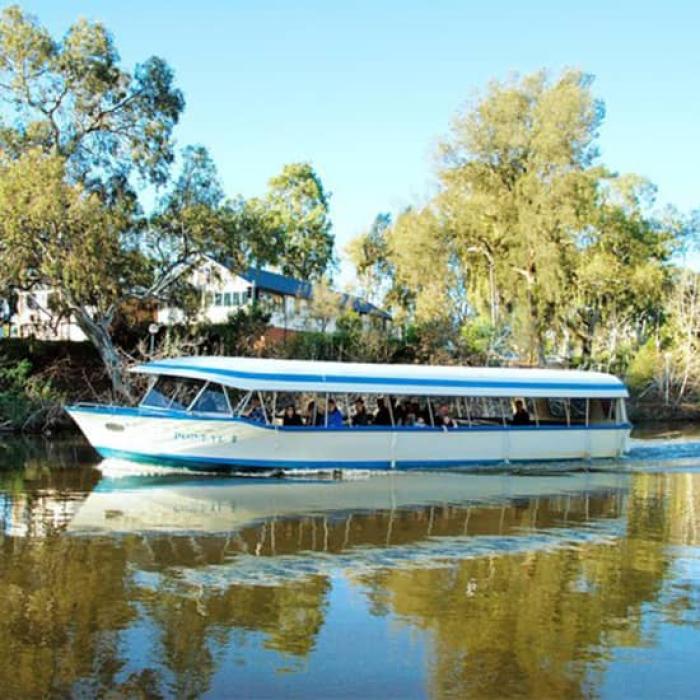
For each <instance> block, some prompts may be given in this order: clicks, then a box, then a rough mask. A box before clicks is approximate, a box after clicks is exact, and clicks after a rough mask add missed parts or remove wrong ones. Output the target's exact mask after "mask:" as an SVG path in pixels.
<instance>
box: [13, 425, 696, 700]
mask: <svg viewBox="0 0 700 700" xmlns="http://www.w3.org/2000/svg"><path fill="white" fill-rule="evenodd" d="M659 433H660V434H659ZM97 463H98V460H97V458H96V457H95V455H94V453H93V452H92V451H91V450H90V448H88V447H87V446H85V445H84V444H83V443H80V442H52V443H49V442H44V441H41V440H24V441H23V440H2V441H0V696H1V697H3V698H35V697H36V698H39V697H42V698H43V697H77V698H81V697H85V698H93V697H116V698H121V697H129V698H130V697H133V698H145V697H178V698H190V697H212V698H215V697H245V698H266V697H282V696H283V697H299V698H312V697H319V698H331V697H365V698H375V697H376V698H386V697H398V698H412V697H418V698H423V697H434V698H469V697H473V698H490V697H499V698H500V697H511V696H518V697H537V698H559V697H565V698H576V697H602V698H621V697H629V698H641V697H649V698H659V697H674V698H679V697H680V698H685V697H687V698H691V697H693V698H694V697H698V688H697V685H698V684H697V669H698V665H699V664H700V435H697V434H694V433H693V432H692V431H685V432H684V431H679V430H678V429H677V428H673V429H668V430H665V431H657V434H656V435H655V434H654V433H653V432H652V433H650V432H643V433H641V437H640V439H638V440H636V441H635V443H634V448H633V450H632V452H631V454H630V455H629V456H628V457H627V458H625V459H624V460H621V461H619V462H608V463H602V462H601V463H595V464H594V465H587V464H583V463H582V464H580V465H574V466H573V468H572V465H570V464H569V465H566V469H567V471H564V467H563V466H562V467H560V470H557V471H556V472H555V473H552V472H551V471H545V470H543V469H541V468H537V467H529V468H528V469H525V470H516V471H510V472H507V471H497V472H494V471H493V470H492V471H490V472H488V473H444V474H434V473H430V474H419V473H409V474H387V475H379V476H373V477H371V478H369V477H355V478H353V479H348V480H344V481H323V480H312V479H310V478H309V479H301V478H297V479H294V480H276V479H275V480H263V479H240V478H232V477H230V478H220V477H208V478H207V477H198V478H194V477H182V476H178V475H173V474H171V473H159V474H152V473H143V472H140V473H139V472H138V471H137V470H136V469H135V468H132V470H131V473H130V475H129V476H121V477H117V476H116V473H118V472H120V470H121V469H122V468H123V466H124V465H119V464H115V463H107V464H102V465H100V467H101V469H103V470H104V471H101V470H100V469H98V468H97Z"/></svg>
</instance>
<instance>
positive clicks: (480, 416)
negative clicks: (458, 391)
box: [469, 396, 510, 425]
mask: <svg viewBox="0 0 700 700" xmlns="http://www.w3.org/2000/svg"><path fill="white" fill-rule="evenodd" d="M503 412H504V406H503V402H502V399H500V398H498V397H491V396H478V397H474V398H470V399H469V413H470V418H471V423H472V424H474V425H503V415H504V413H503ZM509 417H510V416H509Z"/></svg>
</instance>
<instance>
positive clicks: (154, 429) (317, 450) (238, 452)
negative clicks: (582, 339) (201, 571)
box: [67, 356, 631, 471]
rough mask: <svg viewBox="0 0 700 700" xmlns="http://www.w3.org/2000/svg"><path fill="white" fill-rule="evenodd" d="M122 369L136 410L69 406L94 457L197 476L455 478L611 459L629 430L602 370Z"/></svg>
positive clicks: (222, 365) (619, 392) (333, 365)
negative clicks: (282, 473) (438, 474)
mask: <svg viewBox="0 0 700 700" xmlns="http://www.w3.org/2000/svg"><path fill="white" fill-rule="evenodd" d="M133 371H135V372H138V373H140V374H143V375H147V377H146V378H147V379H148V387H147V389H146V392H145V394H144V396H143V399H142V400H141V402H140V404H139V405H138V406H114V405H99V404H76V405H73V406H70V407H68V409H67V411H68V413H69V414H70V415H71V416H72V418H73V419H74V420H75V421H76V423H77V424H78V426H79V427H80V429H81V430H82V431H83V433H84V434H85V436H86V437H87V439H88V440H89V441H90V443H91V444H92V445H93V446H94V448H95V449H96V450H97V451H98V452H99V453H100V454H101V455H102V456H103V457H113V458H119V459H126V460H129V461H136V462H148V463H154V464H159V465H167V466H183V467H188V468H191V469H197V470H201V469H205V470H214V469H215V470H233V471H239V470H246V469H253V470H259V469H268V470H269V469H280V470H291V469H311V470H326V469H343V470H344V469H363V470H366V469H380V470H387V469H409V468H413V469H416V468H418V469H430V468H446V467H447V468H454V467H459V466H468V465H474V464H500V463H504V462H519V461H551V460H555V461H561V460H571V459H590V458H604V457H617V456H620V455H622V454H623V452H624V451H625V450H626V448H627V443H628V438H629V433H630V429H631V426H630V424H629V422H628V420H627V414H626V409H625V398H626V397H627V396H628V393H627V389H626V388H625V386H624V384H623V383H622V382H621V381H620V380H619V379H617V378H616V377H614V376H612V375H608V374H603V373H599V372H584V371H568V370H549V369H515V368H493V367H433V366H419V365H385V364H359V363H340V362H312V361H302V360H273V359H257V358H242V357H202V356H199V357H180V358H175V359H170V360H159V361H156V362H150V363H147V364H143V365H139V366H137V367H135V368H134V370H133ZM289 407H293V408H294V410H292V409H291V408H289ZM363 407H364V409H365V410H364V411H363ZM285 414H286V415H287V418H285ZM296 414H306V416H305V417H306V420H305V421H302V420H301V419H300V418H298V417H294V416H295V415H296ZM290 416H291V418H290ZM290 423H295V424H290Z"/></svg>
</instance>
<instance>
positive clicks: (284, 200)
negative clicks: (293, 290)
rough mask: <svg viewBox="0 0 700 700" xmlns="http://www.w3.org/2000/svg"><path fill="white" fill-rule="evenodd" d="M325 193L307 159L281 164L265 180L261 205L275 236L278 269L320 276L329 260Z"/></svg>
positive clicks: (330, 247) (330, 249)
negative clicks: (276, 240)
mask: <svg viewBox="0 0 700 700" xmlns="http://www.w3.org/2000/svg"><path fill="white" fill-rule="evenodd" d="M328 200H329V195H328V193H327V192H326V191H325V190H324V188H323V183H322V182H321V178H320V177H319V176H318V174H317V173H316V171H315V170H314V169H313V168H312V167H311V165H310V164H309V163H291V164H289V165H285V166H284V168H283V169H282V172H281V173H280V174H279V175H277V176H275V177H273V178H272V179H271V180H270V183H269V192H268V194H267V196H266V198H265V200H264V201H265V205H266V207H267V208H269V213H270V225H271V227H272V229H273V230H277V232H278V236H279V246H280V247H279V255H278V262H279V264H280V266H281V268H282V271H283V272H284V273H285V274H287V275H293V276H294V277H299V278H301V279H305V280H320V279H321V278H322V277H323V275H324V273H325V272H326V271H327V270H328V267H329V266H330V265H331V264H332V263H333V234H332V233H331V221H330V218H329V216H328Z"/></svg>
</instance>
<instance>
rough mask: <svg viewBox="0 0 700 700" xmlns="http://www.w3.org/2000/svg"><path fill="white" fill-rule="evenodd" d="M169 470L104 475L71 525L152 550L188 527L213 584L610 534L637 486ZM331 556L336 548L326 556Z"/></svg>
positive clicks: (568, 479)
mask: <svg viewBox="0 0 700 700" xmlns="http://www.w3.org/2000/svg"><path fill="white" fill-rule="evenodd" d="M115 466H116V469H117V471H121V469H122V467H121V466H119V465H115ZM103 467H105V468H106V469H107V471H109V470H110V465H109V464H107V465H104V463H103ZM162 479H163V476H162V475H160V476H155V477H153V478H152V479H149V478H134V479H131V480H129V479H124V478H116V479H106V480H104V481H103V482H102V483H101V484H100V485H99V486H98V488H97V489H96V490H95V491H93V492H92V493H91V494H90V496H89V498H88V499H87V500H86V501H85V503H84V504H83V505H82V506H81V508H80V510H79V512H78V513H77V515H76V516H75V517H74V518H73V520H72V521H71V523H70V525H69V528H68V529H69V532H71V533H75V534H77V533H83V534H85V533H87V534H92V535H96V534H102V533H117V534H127V533H132V534H138V535H140V536H142V537H143V538H144V542H145V545H144V546H145V547H146V549H152V546H153V542H154V541H155V540H157V539H158V533H159V532H167V538H168V541H170V542H172V541H173V537H176V536H178V535H180V536H181V537H183V539H184V541H185V543H184V545H183V546H184V548H185V549H187V547H188V546H191V547H192V549H193V551H194V550H197V551H198V552H199V560H200V563H204V562H205V561H206V563H207V565H208V566H209V571H208V572H207V576H206V582H207V584H209V585H212V584H213V583H214V578H213V576H212V574H213V573H214V572H216V574H217V575H219V576H221V577H222V580H225V581H242V580H264V581H265V582H266V583H271V580H272V577H276V576H282V577H283V578H289V577H290V576H293V575H299V576H305V575H308V574H309V573H310V571H312V570H313V571H318V572H327V571H330V570H333V569H337V568H338V567H343V568H352V569H353V570H357V569H358V567H359V568H362V567H377V566H385V565H388V564H392V563H393V564H397V565H398V564H401V565H407V564H415V563H420V564H422V565H424V564H425V563H426V562H428V561H431V560H434V561H447V560H452V559H459V558H463V557H465V556H475V555H484V554H486V553H489V552H503V551H504V550H509V551H515V550H518V549H522V548H527V549H532V548H534V547H542V546H547V545H551V544H561V543H562V542H572V541H579V540H581V539H590V538H592V537H593V538H600V537H607V536H610V535H614V534H617V533H619V531H620V529H621V527H622V523H621V521H620V515H621V513H622V500H623V497H624V493H625V491H626V486H627V483H628V477H627V476H626V475H623V474H620V473H581V474H578V475H572V474H568V475H559V476H557V475H552V474H548V475H543V476H533V475H530V476H527V477H517V476H513V474H511V473H503V474H500V475H494V474H472V475H470V476H467V475H466V474H460V473H442V474H432V473H415V474H390V473H389V474H384V475H375V476H372V477H368V478H365V479H357V478H354V479H352V480H350V481H337V480H335V481H332V480H329V481H320V480H309V481H305V482H299V481H297V482H293V481H289V480H286V481H271V480H269V479H260V480H251V479H250V478H244V479H231V478H225V479H215V478H214V479H210V480H204V481H202V480H182V479H181V478H178V477H176V476H173V477H172V480H171V482H170V483H167V481H166V484H163V483H162ZM166 480H167V477H166ZM581 488H583V489H585V492H584V493H580V492H579V490H580V489H581ZM582 524H585V527H584V528H583V529H582V530H581V529H579V528H578V526H579V525H582ZM524 535H527V536H526V537H525V536H524ZM205 552H208V554H207V555H206V556H205ZM328 554H333V555H335V556H333V557H332V558H329V557H327V556H321V557H318V556H314V555H328ZM202 557H204V559H202ZM261 558H263V559H267V561H261ZM171 563H172V564H173V565H176V562H174V561H173V562H171ZM183 575H185V574H183ZM189 578H190V579H191V580H194V579H195V578H196V577H194V576H189Z"/></svg>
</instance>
